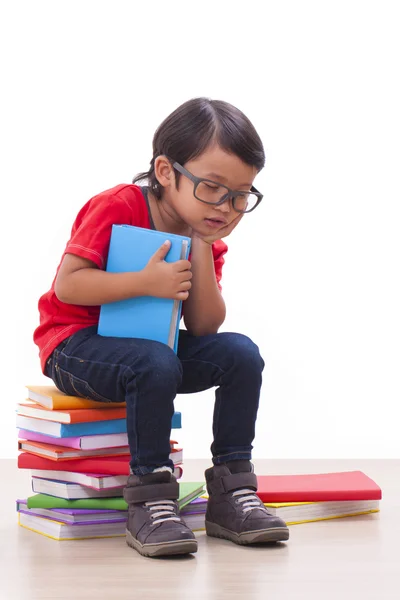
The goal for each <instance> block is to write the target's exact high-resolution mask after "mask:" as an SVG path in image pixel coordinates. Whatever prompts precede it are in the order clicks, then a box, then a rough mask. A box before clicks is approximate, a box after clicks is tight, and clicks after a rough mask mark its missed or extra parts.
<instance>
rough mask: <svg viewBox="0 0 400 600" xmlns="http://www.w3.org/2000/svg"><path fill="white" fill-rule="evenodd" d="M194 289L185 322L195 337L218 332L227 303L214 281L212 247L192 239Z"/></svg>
mask: <svg viewBox="0 0 400 600" xmlns="http://www.w3.org/2000/svg"><path fill="white" fill-rule="evenodd" d="M191 264H192V274H193V278H192V287H191V289H190V292H189V297H188V299H187V300H185V310H184V315H183V320H184V322H185V325H186V328H187V330H188V332H189V333H191V334H192V335H208V334H211V333H217V331H218V329H219V327H220V326H221V325H222V323H223V322H224V320H225V314H226V309H225V302H224V299H223V298H222V296H221V293H220V291H219V289H218V285H217V281H216V279H215V269H214V257H213V253H212V247H211V245H210V244H209V243H207V242H204V241H203V240H202V239H200V238H198V237H197V236H193V237H192V248H191Z"/></svg>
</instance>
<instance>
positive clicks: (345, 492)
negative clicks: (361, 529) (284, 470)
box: [181, 471, 382, 531]
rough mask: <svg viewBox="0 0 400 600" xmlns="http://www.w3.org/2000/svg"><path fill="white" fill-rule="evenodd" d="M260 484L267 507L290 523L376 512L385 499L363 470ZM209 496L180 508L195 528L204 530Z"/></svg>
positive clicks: (267, 478)
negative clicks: (381, 501)
mask: <svg viewBox="0 0 400 600" xmlns="http://www.w3.org/2000/svg"><path fill="white" fill-rule="evenodd" d="M257 483H258V491H257V495H258V496H259V498H260V499H261V500H262V502H263V503H264V506H265V507H266V508H267V509H268V511H269V512H270V513H271V514H273V515H276V516H278V517H281V518H282V519H284V521H286V523H287V525H289V526H290V525H298V524H301V523H312V522H315V521H325V520H328V519H339V518H343V517H351V516H356V515H368V514H372V513H377V512H379V510H380V500H381V499H382V490H381V488H380V487H379V486H378V485H377V484H376V483H375V482H374V481H373V480H372V479H371V478H370V477H368V476H367V475H365V473H363V472H361V471H344V472H340V473H318V474H308V475H260V476H258V477H257ZM207 498H208V497H207V494H203V496H202V497H200V498H196V499H194V500H193V501H192V502H190V503H189V504H187V505H186V506H185V507H184V508H183V509H182V510H181V515H182V517H183V518H184V520H185V522H186V523H187V525H188V526H189V527H191V529H192V530H193V531H200V530H202V529H205V514H206V509H207Z"/></svg>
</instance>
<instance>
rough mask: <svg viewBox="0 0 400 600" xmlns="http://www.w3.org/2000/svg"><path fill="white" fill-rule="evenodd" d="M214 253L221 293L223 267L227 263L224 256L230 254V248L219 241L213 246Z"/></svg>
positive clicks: (216, 275)
mask: <svg viewBox="0 0 400 600" xmlns="http://www.w3.org/2000/svg"><path fill="white" fill-rule="evenodd" d="M212 251H213V257H214V269H215V278H216V280H217V284H218V288H219V291H221V290H222V287H221V279H222V267H223V265H224V262H225V258H224V256H225V254H226V253H227V252H228V246H227V245H226V244H225V242H223V241H222V240H217V241H216V242H214V243H213V245H212Z"/></svg>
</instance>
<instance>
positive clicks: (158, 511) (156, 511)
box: [144, 500, 181, 525]
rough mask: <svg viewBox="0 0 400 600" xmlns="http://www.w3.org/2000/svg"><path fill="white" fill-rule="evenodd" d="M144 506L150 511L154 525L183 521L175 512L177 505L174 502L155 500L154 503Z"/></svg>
mask: <svg viewBox="0 0 400 600" xmlns="http://www.w3.org/2000/svg"><path fill="white" fill-rule="evenodd" d="M144 505H145V507H146V508H149V509H150V518H151V519H152V520H153V522H152V525H156V524H157V523H162V522H164V521H178V522H180V521H181V519H180V517H178V515H177V514H176V512H175V510H176V505H175V502H173V501H172V500H154V501H153V502H145V503H144Z"/></svg>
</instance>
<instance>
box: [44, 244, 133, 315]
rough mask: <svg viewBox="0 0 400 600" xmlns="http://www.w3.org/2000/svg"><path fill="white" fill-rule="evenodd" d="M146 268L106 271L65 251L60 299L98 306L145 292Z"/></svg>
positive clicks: (58, 283)
mask: <svg viewBox="0 0 400 600" xmlns="http://www.w3.org/2000/svg"><path fill="white" fill-rule="evenodd" d="M143 288H144V281H143V271H139V272H138V273H106V272H105V271H102V270H101V269H99V268H98V267H97V265H96V264H95V263H94V262H92V261H91V260H88V259H86V258H82V257H81V256H76V255H74V254H66V255H65V256H64V258H63V261H62V263H61V266H60V269H59V271H58V274H57V278H56V281H55V286H54V291H55V293H56V296H57V298H58V299H59V300H61V302H65V303H66V304H79V305H81V306H97V305H100V304H107V303H108V302H116V301H118V300H125V299H126V298H132V297H133V296H142V295H144V289H143Z"/></svg>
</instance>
